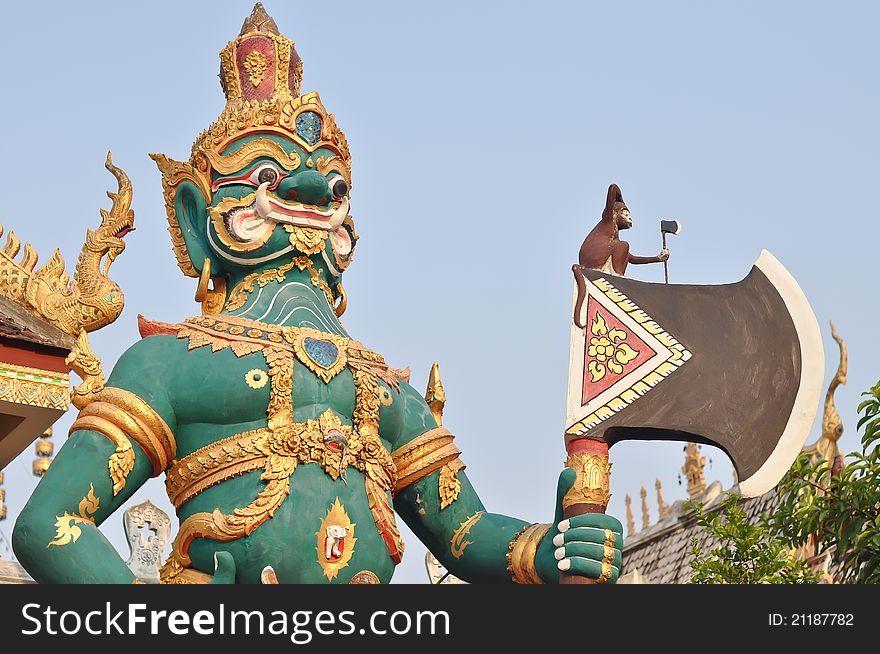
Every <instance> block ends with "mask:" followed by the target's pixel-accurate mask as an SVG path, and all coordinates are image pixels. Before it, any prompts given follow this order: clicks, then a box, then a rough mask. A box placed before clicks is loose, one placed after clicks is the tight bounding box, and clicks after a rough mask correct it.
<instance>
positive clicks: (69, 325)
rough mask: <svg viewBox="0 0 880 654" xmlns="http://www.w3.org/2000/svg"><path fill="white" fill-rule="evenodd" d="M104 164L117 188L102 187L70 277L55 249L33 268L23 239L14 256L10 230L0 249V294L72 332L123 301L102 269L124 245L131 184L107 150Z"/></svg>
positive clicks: (104, 317) (100, 323)
mask: <svg viewBox="0 0 880 654" xmlns="http://www.w3.org/2000/svg"><path fill="white" fill-rule="evenodd" d="M104 167H105V168H107V170H108V171H110V173H111V174H112V175H113V176H114V177H115V178H116V182H117V190H116V192H112V191H108V192H107V195H108V196H109V198H110V200H111V203H112V204H111V207H110V209H109V210H108V209H101V210H100V211H101V224H100V225H99V226H98V228H97V229H94V230H92V229H90V230H88V232H87V233H86V242H85V244H84V245H83V247H82V250H81V251H80V255H79V259H78V260H77V264H76V270H75V272H74V275H73V281H72V282H71V280H70V274H69V273H68V272H67V271H66V270H65V263H64V257H62V256H61V252H60V251H58V250H55V252H54V253H53V254H52V256H51V257H50V258H49V261H48V262H47V263H46V265H44V266H42V267H40V268H36V264H37V253H36V252H35V251H34V249H33V248H32V247H31V246H30V244H28V243H26V244H25V246H24V252H23V254H22V256H21V259H20V260H19V261H16V260H15V257H16V256H17V255H18V252H19V250H20V247H21V242H20V241H19V240H18V238H17V237H16V236H15V234H14V233H12V232H10V233H9V234H8V236H7V238H6V243H5V244H4V246H3V248H2V249H0V295H3V296H5V297H7V298H9V299H10V300H13V301H14V302H16V303H18V304H19V305H21V306H22V307H24V308H25V309H27V310H29V311H31V312H33V313H34V314H36V315H37V316H39V317H40V318H42V319H43V320H46V321H48V322H50V323H51V324H52V325H54V326H55V327H57V328H58V329H60V330H61V331H63V332H65V333H66V334H70V335H71V336H78V335H79V333H80V332H81V331H83V330H85V331H87V332H91V331H95V330H96V329H100V328H101V327H104V326H106V325H109V324H110V323H112V322H113V321H114V320H116V319H117V318H118V317H119V314H120V313H122V308H123V305H124V299H123V296H122V290H121V289H120V288H119V286H118V285H117V284H116V282H114V281H112V280H111V279H110V278H109V277H107V273H108V271H109V269H110V266H111V265H113V262H114V261H115V259H116V258H117V257H118V256H119V255H120V254H121V253H122V252H123V250H125V241H123V240H122V238H121V236H124V235H125V233H126V232H127V231H128V230H129V229H131V228H132V227H133V226H134V212H133V211H132V210H131V199H132V186H131V180H129V178H128V175H126V174H125V172H124V171H123V170H122V169H120V168H117V167H116V166H114V165H113V160H112V158H111V156H110V153H108V154H107V160H106V161H105V163H104ZM2 234H3V227H2V226H0V235H2ZM120 235H121V236H120ZM65 408H66V407H65Z"/></svg>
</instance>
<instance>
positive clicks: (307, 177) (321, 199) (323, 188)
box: [276, 170, 330, 206]
mask: <svg viewBox="0 0 880 654" xmlns="http://www.w3.org/2000/svg"><path fill="white" fill-rule="evenodd" d="M276 193H277V194H278V197H280V198H281V199H282V200H287V201H288V202H302V203H303V204H314V205H319V206H320V205H323V204H327V203H328V202H330V186H329V185H328V184H327V178H326V177H324V176H323V175H322V174H321V173H319V172H317V171H315V170H304V171H302V172H299V173H296V174H295V175H290V176H289V177H285V178H284V179H283V180H281V183H280V184H279V185H278V190H277V191H276Z"/></svg>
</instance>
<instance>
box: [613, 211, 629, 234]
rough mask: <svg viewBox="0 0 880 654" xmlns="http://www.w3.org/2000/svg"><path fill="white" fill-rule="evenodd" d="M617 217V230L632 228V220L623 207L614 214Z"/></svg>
mask: <svg viewBox="0 0 880 654" xmlns="http://www.w3.org/2000/svg"><path fill="white" fill-rule="evenodd" d="M614 213H615V215H616V217H617V228H618V229H629V228H630V227H632V226H633V221H632V218H631V217H630V215H629V209H627V208H626V207H623V208H622V209H619V210H617V211H615V212H614Z"/></svg>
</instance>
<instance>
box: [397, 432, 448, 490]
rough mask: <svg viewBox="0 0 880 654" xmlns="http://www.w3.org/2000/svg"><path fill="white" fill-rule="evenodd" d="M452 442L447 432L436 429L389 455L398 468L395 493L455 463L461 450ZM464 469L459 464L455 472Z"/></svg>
mask: <svg viewBox="0 0 880 654" xmlns="http://www.w3.org/2000/svg"><path fill="white" fill-rule="evenodd" d="M453 438H454V436H453V435H452V433H451V432H450V431H449V430H448V429H446V428H444V427H436V428H434V429H431V430H430V431H426V432H425V433H424V434H422V435H421V436H418V437H416V438H414V439H413V440H411V441H410V442H409V443H407V444H406V445H403V446H401V447H399V448H397V449H396V450H395V451H394V452H392V453H391V458H392V460H393V461H394V465H395V467H396V468H397V482H396V483H395V485H394V492H395V493H398V492H400V491H401V490H402V489H404V488H406V487H407V486H409V485H410V484H413V483H415V482H417V481H419V480H420V479H423V478H424V477H427V476H428V475H430V474H431V473H432V472H434V471H436V470H440V469H441V468H443V466H445V465H446V464H447V463H450V462H452V461H454V460H455V459H457V458H458V455H459V454H461V450H459V449H458V448H457V447H456V446H455V444H454V443H453V442H452V439H453ZM463 468H464V464H463V463H462V464H460V466H458V467H457V469H456V470H455V472H458V470H461V469H463Z"/></svg>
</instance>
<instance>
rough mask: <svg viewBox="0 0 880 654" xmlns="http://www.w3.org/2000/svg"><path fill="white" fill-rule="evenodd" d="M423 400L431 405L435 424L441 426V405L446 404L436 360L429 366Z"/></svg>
mask: <svg viewBox="0 0 880 654" xmlns="http://www.w3.org/2000/svg"><path fill="white" fill-rule="evenodd" d="M425 402H427V403H428V406H429V407H431V413H433V414H434V420H436V421H437V425H438V426H442V425H443V407H444V406H446V391H445V390H444V389H443V382H441V381H440V366H439V365H438V364H437V362H436V361H435V362H434V365H433V366H431V373H430V374H429V375H428V388H427V390H426V391H425Z"/></svg>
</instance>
